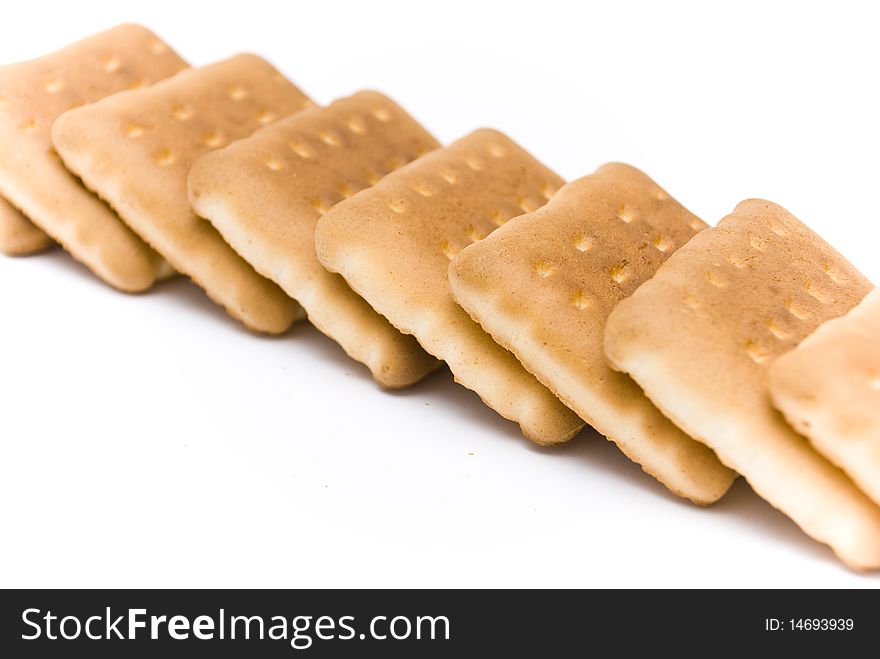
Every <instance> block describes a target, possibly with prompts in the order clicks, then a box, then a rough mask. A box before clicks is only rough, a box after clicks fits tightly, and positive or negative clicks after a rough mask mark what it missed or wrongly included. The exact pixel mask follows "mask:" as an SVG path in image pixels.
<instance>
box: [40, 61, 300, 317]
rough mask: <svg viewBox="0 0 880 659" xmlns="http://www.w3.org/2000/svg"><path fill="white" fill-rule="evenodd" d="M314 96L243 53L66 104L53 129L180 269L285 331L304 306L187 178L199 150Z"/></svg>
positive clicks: (243, 313) (74, 160)
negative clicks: (268, 274)
mask: <svg viewBox="0 0 880 659" xmlns="http://www.w3.org/2000/svg"><path fill="white" fill-rule="evenodd" d="M310 104H311V101H309V99H308V98H307V97H306V96H305V95H304V94H303V93H302V92H301V91H300V90H299V89H297V88H296V87H295V86H294V85H293V84H292V83H290V82H289V81H288V80H286V79H285V78H284V77H283V76H282V75H281V74H280V73H278V72H277V71H276V70H275V69H274V68H273V67H272V66H271V65H270V64H269V63H268V62H266V61H265V60H262V59H260V58H259V57H256V56H254V55H238V56H237V57H233V58H231V59H228V60H225V61H223V62H219V63H217V64H212V65H210V66H205V67H202V68H198V69H189V70H187V71H184V72H182V73H180V74H178V75H176V76H174V77H173V78H171V79H169V80H166V81H163V82H161V83H159V84H157V85H154V86H153V87H148V88H146V89H138V90H134V91H129V92H126V93H123V94H117V95H115V96H112V97H109V98H105V99H103V100H102V101H99V102H97V103H93V104H92V105H87V106H84V107H81V108H77V109H75V110H71V111H69V112H66V113H65V114H63V115H62V116H61V117H59V118H58V120H57V121H56V122H55V127H54V129H53V131H52V137H53V140H54V143H55V147H56V148H57V149H58V152H59V153H60V154H61V157H62V158H63V159H64V162H65V164H66V165H67V166H68V167H69V168H70V169H71V171H73V172H76V173H77V174H78V175H79V176H80V177H82V179H83V181H84V182H85V184H86V185H87V186H88V187H89V188H91V189H92V190H95V191H97V193H98V194H99V195H101V197H103V198H104V199H106V200H107V201H108V202H109V203H110V205H111V206H113V208H115V209H116V211H117V212H118V213H119V215H120V217H122V219H123V220H125V222H126V223H128V225H129V226H131V228H132V229H134V230H135V231H136V232H137V233H138V235H140V236H141V237H142V238H143V239H144V240H146V241H147V242H148V243H149V244H150V245H152V246H153V247H154V248H155V249H156V251H158V252H159V253H160V254H162V255H163V256H164V257H165V258H166V259H167V260H168V262H169V263H171V264H172V265H173V266H174V268H175V269H177V270H178V271H179V272H181V273H184V274H186V275H188V276H189V277H191V278H192V280H193V281H194V282H195V283H197V284H198V285H199V286H201V287H202V288H204V289H205V291H207V293H208V295H209V296H210V298H211V299H212V300H214V301H215V302H217V303H218V304H220V305H222V306H224V307H225V308H226V310H227V311H228V312H229V313H230V315H232V316H233V317H234V318H237V319H238V320H240V321H241V322H243V323H244V324H245V325H246V326H247V327H249V328H251V329H253V330H255V331H260V332H268V333H272V334H277V333H280V332H283V331H285V330H286V329H287V328H288V327H289V326H290V324H291V323H292V322H293V321H294V320H295V319H296V318H297V317H299V316H301V315H302V310H301V309H300V307H299V305H297V304H296V303H295V302H294V301H293V300H291V299H290V298H289V297H288V296H287V295H285V294H284V292H283V291H282V290H281V289H280V288H278V286H277V285H275V284H274V283H272V282H270V281H269V280H268V279H265V278H263V277H262V276H260V275H258V274H257V273H256V272H255V271H254V269H253V268H252V267H251V266H250V265H248V264H247V263H246V262H245V261H244V260H243V259H242V258H241V257H240V256H239V255H238V254H236V253H235V252H234V251H233V250H232V248H231V247H229V245H227V244H226V243H225V242H224V241H223V238H222V237H221V236H220V234H219V233H217V231H216V229H214V227H213V226H211V224H210V223H209V222H207V221H205V220H203V219H202V218H199V217H197V216H196V214H195V213H194V212H193V210H192V208H191V207H190V205H189V199H188V197H187V189H186V178H187V173H188V172H189V168H190V165H192V163H193V162H195V160H196V159H197V158H198V157H199V156H202V155H204V154H205V153H208V152H209V151H213V150H214V149H217V148H219V147H221V146H223V145H224V144H227V143H228V142H229V141H231V140H235V139H239V138H242V137H246V136H247V135H250V134H251V133H252V132H254V131H255V130H256V129H257V128H259V127H260V126H263V125H265V124H268V123H270V122H272V121H274V120H276V119H278V118H280V117H283V116H286V115H288V114H292V113H293V112H297V111H298V110H301V109H302V108H304V107H306V106H307V105H310Z"/></svg>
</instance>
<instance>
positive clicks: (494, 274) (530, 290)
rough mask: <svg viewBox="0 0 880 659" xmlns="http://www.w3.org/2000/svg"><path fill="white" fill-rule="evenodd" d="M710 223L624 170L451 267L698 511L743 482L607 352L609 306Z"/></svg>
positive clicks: (562, 385) (574, 400) (558, 384)
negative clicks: (614, 366) (665, 413)
mask: <svg viewBox="0 0 880 659" xmlns="http://www.w3.org/2000/svg"><path fill="white" fill-rule="evenodd" d="M705 226H706V225H705V224H704V223H703V222H702V220H700V219H699V218H698V217H696V216H695V215H693V214H691V213H690V212H688V211H687V210H686V209H685V208H684V207H683V206H682V205H681V204H679V203H678V202H677V201H675V200H674V199H672V198H671V197H670V196H669V195H668V194H667V193H666V192H665V191H664V190H662V189H661V188H660V187H659V186H658V185H657V184H656V183H654V182H653V181H652V180H651V179H650V178H648V177H647V176H645V174H643V173H642V172H640V171H639V170H637V169H635V168H633V167H629V166H627V165H622V164H611V165H605V166H603V167H601V168H600V169H599V170H598V171H597V172H596V173H595V174H593V175H592V176H586V177H584V178H581V179H578V180H576V181H572V182H571V183H568V184H566V185H564V186H563V187H562V188H561V189H560V190H559V191H558V192H557V193H556V194H555V195H553V197H552V198H551V199H550V201H549V202H548V203H547V204H546V205H544V206H542V207H541V208H539V209H538V210H536V211H534V212H533V213H529V214H527V215H524V216H522V217H519V218H517V220H516V221H515V222H508V223H507V224H506V225H505V226H503V227H501V228H500V229H498V230H496V231H495V232H493V233H492V235H490V236H489V237H488V238H486V239H485V240H481V241H480V242H477V243H474V244H473V245H471V246H469V247H466V248H465V249H464V250H463V251H462V252H461V253H460V254H458V256H456V257H455V258H454V259H453V260H452V265H451V267H450V269H449V284H450V288H451V290H452V296H453V298H455V300H456V301H457V302H458V303H459V304H461V305H462V306H463V307H464V308H465V310H466V311H467V312H468V313H469V314H470V315H471V317H472V318H474V320H476V321H477V322H479V323H480V325H482V327H483V329H485V330H486V331H487V332H489V334H491V335H492V338H494V339H495V340H496V341H497V342H498V343H500V344H501V345H502V346H503V347H505V348H507V349H508V350H510V351H511V352H512V353H513V354H514V355H516V357H517V358H518V359H519V361H520V362H522V364H523V365H524V366H525V367H526V369H527V370H528V371H529V372H531V373H533V374H534V375H535V377H537V378H538V380H540V381H541V382H542V383H543V384H544V385H546V386H547V387H548V388H549V389H550V390H551V391H553V392H554V393H555V394H556V395H557V396H558V397H559V398H560V399H561V400H562V402H564V403H565V404H566V405H567V406H568V407H570V408H571V409H573V410H574V411H575V412H577V413H578V415H579V416H580V417H581V418H582V419H583V420H584V421H586V422H587V423H588V424H590V425H591V426H593V428H595V429H596V430H597V431H599V432H600V433H602V434H603V435H605V436H606V437H608V439H610V440H612V441H614V442H615V443H616V444H617V445H618V446H619V447H620V448H621V450H622V451H623V452H624V453H625V454H626V455H627V456H628V457H629V458H630V459H631V460H634V461H635V462H637V463H638V464H640V465H641V466H642V468H643V469H644V470H645V471H646V472H647V473H649V474H651V475H652V476H654V477H655V478H657V479H658V480H659V481H660V482H661V483H663V484H664V485H666V486H667V487H668V488H669V489H670V490H672V491H673V492H675V493H676V494H678V495H680V496H684V497H687V498H689V499H691V500H693V501H694V502H696V503H699V504H709V503H712V502H714V501H716V500H717V499H719V498H721V496H723V495H724V493H725V492H726V491H727V490H728V488H729V487H730V485H731V484H732V483H733V480H734V478H735V474H734V473H733V472H731V471H730V470H729V469H727V468H726V467H724V466H723V465H722V464H721V463H720V462H719V461H718V458H717V457H716V456H715V454H714V453H712V451H711V450H709V449H708V448H707V447H706V446H705V445H704V444H701V443H699V442H697V441H695V440H693V439H692V438H690V437H688V436H687V435H685V434H684V433H683V432H682V431H681V430H680V429H679V428H678V427H677V426H675V424H673V423H672V422H671V421H669V420H668V419H666V418H665V417H664V416H663V415H662V414H661V413H660V411H659V410H658V409H657V408H656V407H654V405H653V404H652V403H651V402H650V401H649V400H648V399H647V398H646V397H645V395H644V394H643V393H642V391H641V389H639V387H638V385H637V384H636V383H635V382H633V381H632V379H630V378H629V377H628V376H626V375H624V374H622V373H618V372H616V371H613V370H611V369H610V368H609V367H608V365H607V363H606V361H605V356H604V353H603V349H602V343H603V337H604V330H605V321H606V319H607V318H608V314H609V313H610V312H611V309H613V308H614V305H616V304H617V303H618V302H619V301H620V300H622V299H623V298H625V297H627V296H628V295H630V294H631V293H632V292H633V291H634V290H635V289H636V288H638V286H639V284H641V283H642V282H643V281H645V280H647V279H649V278H650V277H651V276H652V275H653V274H654V272H656V270H657V268H658V267H659V266H660V265H661V264H662V263H663V262H664V261H665V260H666V259H667V258H668V257H669V256H670V255H671V254H672V253H673V252H674V251H675V250H676V249H678V248H679V247H680V246H681V245H683V244H685V243H686V242H687V241H688V240H689V239H690V238H691V237H692V236H693V235H694V234H695V233H697V232H698V231H700V230H702V229H703V228H705Z"/></svg>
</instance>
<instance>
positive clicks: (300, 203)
mask: <svg viewBox="0 0 880 659" xmlns="http://www.w3.org/2000/svg"><path fill="white" fill-rule="evenodd" d="M377 115H379V116H377ZM380 117H381V118H380ZM438 146H439V144H438V143H437V141H436V140H435V139H434V138H433V137H432V136H431V135H430V134H429V133H428V132H427V131H426V130H425V129H424V128H422V127H421V126H420V125H419V124H418V123H417V122H416V121H415V120H414V119H413V118H412V117H410V116H409V115H407V114H406V113H405V112H404V111H403V110H402V109H401V108H400V107H399V106H398V105H397V104H395V103H394V102H393V101H391V99H389V98H387V97H385V96H383V95H381V94H377V93H374V92H361V93H359V94H356V95H354V96H351V97H349V98H345V99H341V100H338V101H336V102H335V103H332V104H331V105H329V106H328V107H326V108H311V109H308V110H303V111H302V112H298V113H296V114H294V115H291V116H290V117H287V118H285V119H282V120H280V121H278V122H276V123H274V124H272V125H270V126H267V127H265V128H262V129H261V130H259V131H257V132H256V133H254V134H253V135H252V136H251V137H248V138H246V139H243V140H239V141H237V142H234V143H232V144H230V145H229V146H228V147H226V148H224V149H221V150H219V151H215V152H213V153H210V154H208V155H205V156H203V157H201V158H200V159H199V160H198V161H196V163H195V164H194V165H193V168H192V169H191V170H190V174H189V193H190V200H191V203H192V205H193V207H194V208H195V210H196V212H197V213H199V214H200V215H201V216H203V217H205V218H208V219H209V220H210V221H211V222H212V223H213V225H214V226H215V227H216V228H217V230H218V231H220V233H221V235H222V236H223V237H224V238H225V239H226V241H227V242H228V243H229V244H230V245H231V246H232V247H233V248H234V249H235V250H236V251H237V252H238V253H239V254H241V256H242V257H244V259H245V260H247V261H248V263H250V264H252V265H253V266H254V268H255V269H256V270H257V272H259V273H260V274H262V275H263V276H265V277H267V278H269V279H271V280H272V281H274V282H276V283H277V284H278V285H279V286H281V288H282V289H283V290H284V291H285V292H286V293H287V294H288V295H290V296H291V297H292V298H294V299H295V300H298V301H299V302H300V304H302V306H303V307H304V308H305V310H306V313H307V314H308V317H309V320H310V322H311V323H312V324H313V325H315V326H316V327H317V328H318V329H320V330H321V331H322V332H324V333H325V334H327V335H328V336H330V337H331V338H333V339H335V340H336V341H337V342H338V343H339V344H340V345H341V346H342V347H343V348H344V349H345V351H346V352H347V353H348V354H349V355H350V356H351V357H353V358H354V359H356V360H358V361H360V362H362V363H363V364H366V365H367V366H368V367H369V369H370V371H371V372H372V374H373V377H374V378H375V379H376V381H377V382H379V383H380V384H381V385H383V386H385V387H394V388H398V387H403V386H407V385H410V384H413V383H414V382H416V381H418V380H420V379H421V378H423V377H424V376H425V375H427V374H428V373H429V372H431V371H432V370H434V369H435V368H436V367H437V365H438V362H437V360H436V359H434V358H433V357H431V356H430V355H428V354H427V353H426V352H425V351H424V350H422V349H421V347H420V346H419V344H418V342H417V341H416V340H415V339H414V338H413V337H412V336H407V335H404V334H401V333H400V332H398V331H397V330H396V329H395V328H394V327H393V326H392V325H391V324H390V323H389V322H388V321H387V320H386V319H385V318H384V317H383V316H381V315H379V314H378V313H376V311H374V310H373V308H372V307H370V305H368V304H367V303H366V302H365V301H364V300H363V299H362V298H361V297H360V296H358V295H357V294H356V293H354V292H353V291H352V290H351V289H350V288H349V287H348V285H347V284H346V283H345V280H343V279H342V277H340V276H339V275H337V274H332V273H330V272H328V271H327V270H325V269H324V268H323V267H322V266H321V264H320V263H318V259H317V257H316V255H315V225H316V224H317V222H318V218H319V217H320V216H321V215H322V214H323V213H326V212H327V211H329V210H330V209H331V208H332V207H333V206H334V205H335V204H337V203H339V202H340V201H342V200H344V199H348V198H350V197H352V196H354V195H356V194H357V193H358V192H359V191H361V190H363V189H365V188H368V187H369V186H370V185H371V183H370V180H371V179H372V177H373V176H376V177H381V176H384V175H386V174H387V173H389V172H390V171H393V170H395V169H398V168H399V167H401V166H402V165H404V164H406V163H408V162H410V161H412V160H414V159H415V158H417V157H418V156H419V154H421V153H425V152H427V151H429V150H431V149H435V148H436V147H438ZM426 191H427V190H423V192H426Z"/></svg>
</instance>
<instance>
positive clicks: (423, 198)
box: [315, 130, 583, 444]
mask: <svg viewBox="0 0 880 659" xmlns="http://www.w3.org/2000/svg"><path fill="white" fill-rule="evenodd" d="M561 184H562V179H560V178H559V177H558V176H557V175H556V174H554V173H553V172H552V171H551V170H549V169H548V168H547V167H545V166H544V165H542V164H541V163H539V162H538V161H537V160H535V159H534V158H533V157H532V156H531V155H529V154H528V153H527V152H526V151H525V150H523V149H522V148H521V147H520V146H518V145H517V144H516V143H514V142H513V141H512V140H510V139H509V138H508V137H506V136H504V135H502V134H501V133H498V132H496V131H492V130H480V131H477V132H475V133H472V134H470V135H468V136H467V137H465V138H463V139H461V140H459V141H457V142H455V143H453V144H452V145H450V146H448V147H446V148H443V149H437V150H435V151H432V152H431V153H428V154H427V155H425V156H422V157H421V158H419V159H418V160H416V161H415V162H412V163H410V164H409V165H407V166H406V167H402V168H401V169H399V170H397V171H395V172H392V173H391V174H388V175H387V176H386V177H385V178H383V179H382V180H381V181H379V182H378V183H376V184H375V185H374V186H373V187H371V188H368V189H366V190H364V191H362V192H359V193H358V194H357V195H355V196H354V197H352V198H351V199H348V200H346V201H343V202H341V203H339V204H337V205H336V206H334V207H333V208H332V209H331V210H330V211H329V212H327V213H326V214H325V215H324V216H323V217H322V218H321V219H320V220H319V222H318V227H317V232H316V234H315V235H316V247H317V253H318V258H319V260H320V261H321V263H322V264H323V265H324V266H325V267H327V268H328V269H329V270H331V271H332V272H338V273H340V274H341V275H342V276H343V277H345V279H346V281H347V282H348V283H349V285H350V286H351V287H352V288H353V289H354V290H355V291H356V292H357V293H359V294H360V295H362V296H363V297H364V299H365V300H366V301H367V302H369V303H370V304H371V305H372V306H373V308H374V309H376V311H378V312H379V313H381V314H382V315H384V316H385V317H386V318H388V320H389V321H391V324H392V325H394V326H395V327H396V328H397V329H399V330H400V331H401V332H403V333H405V334H412V335H413V336H415V337H416V338H417V339H418V340H419V343H421V345H422V347H423V348H424V349H425V350H426V351H427V352H429V353H430V354H432V355H434V356H435V357H437V358H438V359H442V360H443V361H445V362H446V363H447V364H448V365H449V368H450V370H451V371H452V373H453V375H454V376H455V379H456V381H458V382H460V383H461V384H463V385H464V386H466V387H468V388H469V389H472V390H474V391H476V392H477V393H478V394H479V395H480V397H481V398H482V399H483V401H484V402H485V403H486V404H487V405H488V406H489V407H491V408H493V409H494V410H496V411H497V412H498V413H499V414H501V415H502V416H504V417H505V418H507V419H511V420H513V421H516V422H517V423H519V425H520V427H521V428H522V431H523V433H524V434H525V435H526V437H528V438H529V439H532V440H534V441H536V442H539V443H542V444H557V443H560V442H564V441H566V440H568V439H570V438H571V437H572V436H573V435H574V434H575V433H577V431H578V430H579V429H580V428H581V426H582V425H583V422H582V421H581V420H580V419H579V418H578V417H577V415H576V414H574V412H572V411H571V410H569V409H568V408H566V407H565V406H564V405H563V404H562V403H561V402H560V401H559V400H558V399H557V398H556V397H555V396H554V395H553V394H552V393H551V392H550V390H549V389H547V388H546V387H544V386H543V385H542V384H540V383H539V382H538V381H537V380H536V379H535V377H534V376H533V375H531V374H530V373H529V372H528V371H526V370H525V369H524V368H523V367H522V365H521V364H520V363H519V362H518V361H517V360H516V358H515V357H514V356H513V355H512V354H511V353H510V352H508V351H507V350H505V349H504V348H502V347H501V346H499V345H498V344H497V343H495V342H494V341H493V340H492V338H491V337H490V336H489V335H488V334H486V332H484V331H483V330H482V329H481V328H480V326H479V325H477V324H476V323H475V322H474V321H473V320H471V319H470V317H468V315H467V313H465V311H464V310H463V309H462V308H461V307H459V306H458V305H457V304H456V303H455V301H454V300H453V299H452V296H451V294H450V292H449V284H448V281H447V270H448V268H449V260H450V259H451V258H452V257H453V256H454V255H455V254H456V253H457V252H458V251H460V250H461V249H462V248H463V247H464V246H466V245H468V244H470V243H472V242H475V241H477V240H480V239H482V238H484V237H485V236H486V235H488V234H489V233H490V232H491V231H492V230H493V229H495V228H497V227H498V226H500V225H501V224H503V223H504V222H505V221H506V220H507V219H509V218H511V217H512V216H514V215H519V214H521V213H522V212H524V211H532V210H535V209H536V208H538V207H539V206H541V205H543V204H544V203H545V202H546V200H547V199H548V198H549V197H550V196H551V195H552V194H553V192H555V191H556V189H557V188H558V187H559V186H560V185H561Z"/></svg>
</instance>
